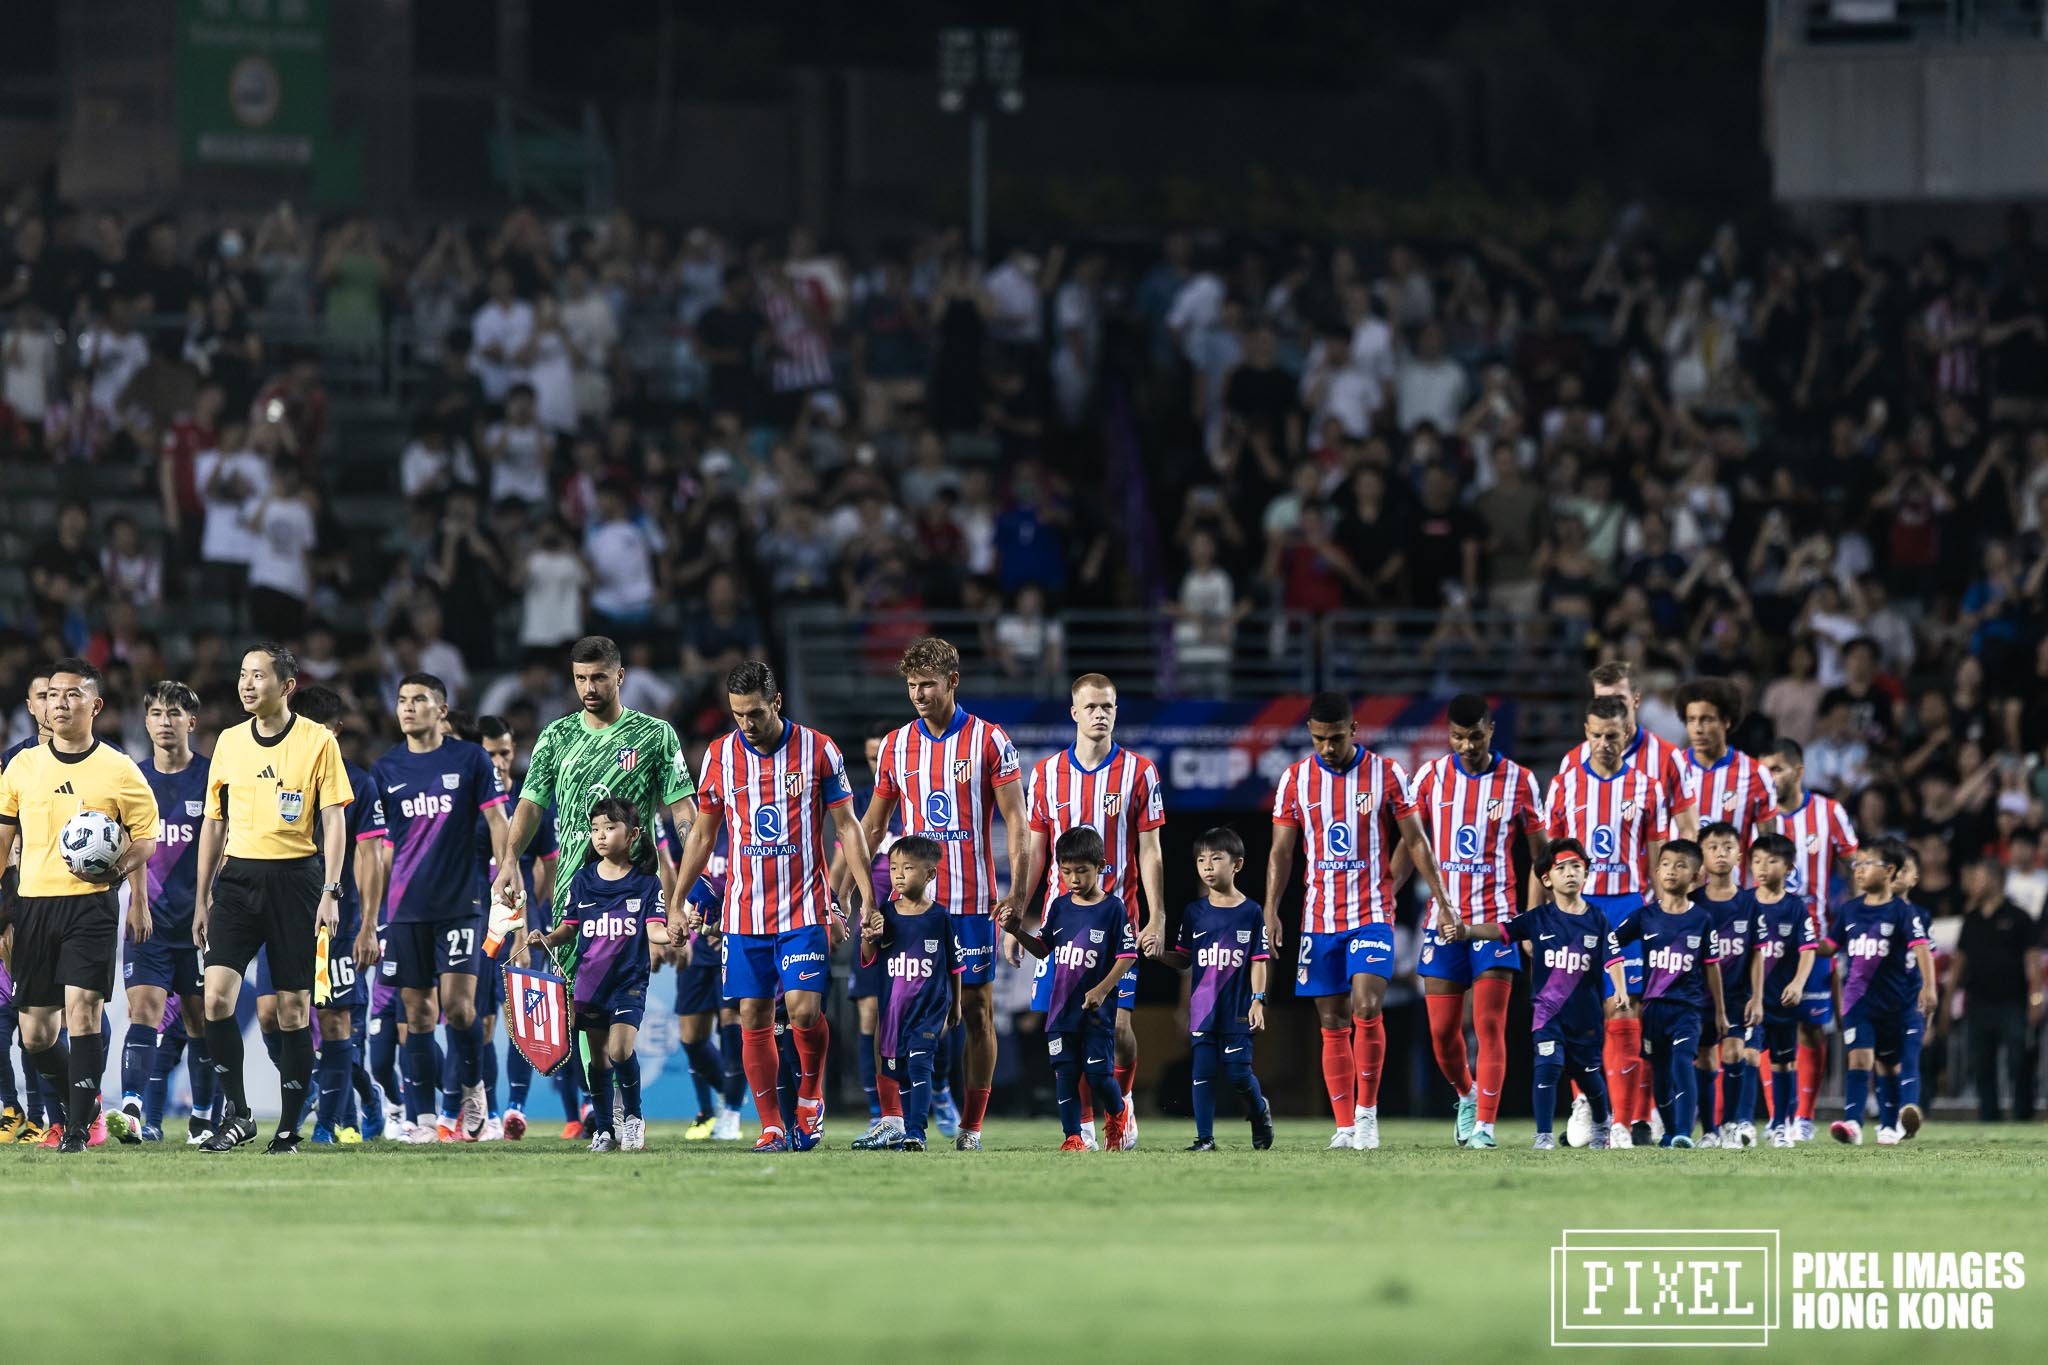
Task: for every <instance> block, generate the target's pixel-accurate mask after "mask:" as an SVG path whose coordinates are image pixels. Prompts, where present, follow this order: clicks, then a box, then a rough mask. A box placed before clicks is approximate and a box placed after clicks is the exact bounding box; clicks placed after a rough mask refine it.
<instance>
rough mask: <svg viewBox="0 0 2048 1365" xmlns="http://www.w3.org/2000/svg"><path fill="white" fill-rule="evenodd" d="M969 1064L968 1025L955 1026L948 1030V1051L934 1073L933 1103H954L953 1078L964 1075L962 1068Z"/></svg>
mask: <svg viewBox="0 0 2048 1365" xmlns="http://www.w3.org/2000/svg"><path fill="white" fill-rule="evenodd" d="M966 1064H967V1025H965V1024H955V1025H953V1027H951V1028H949V1029H947V1030H946V1051H945V1055H944V1056H943V1057H941V1058H940V1059H939V1065H938V1066H937V1067H936V1068H935V1069H934V1070H933V1071H932V1103H933V1104H951V1103H952V1102H953V1078H954V1077H955V1076H958V1075H961V1074H963V1073H962V1071H961V1068H962V1067H964V1066H965V1065H966Z"/></svg>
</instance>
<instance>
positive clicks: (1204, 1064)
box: [1193, 1038, 1216, 1139]
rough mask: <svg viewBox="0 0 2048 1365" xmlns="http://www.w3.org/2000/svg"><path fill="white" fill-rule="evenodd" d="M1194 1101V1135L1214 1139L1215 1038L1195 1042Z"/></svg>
mask: <svg viewBox="0 0 2048 1365" xmlns="http://www.w3.org/2000/svg"><path fill="white" fill-rule="evenodd" d="M1193 1061H1194V1101H1195V1136H1196V1137H1197V1138H1199V1139H1214V1138H1215V1136H1216V1087H1215V1085H1214V1084H1212V1082H1214V1081H1215V1079H1216V1040H1215V1039H1214V1038H1203V1039H1201V1040H1199V1041H1197V1042H1196V1044H1195V1052H1194V1058H1193Z"/></svg>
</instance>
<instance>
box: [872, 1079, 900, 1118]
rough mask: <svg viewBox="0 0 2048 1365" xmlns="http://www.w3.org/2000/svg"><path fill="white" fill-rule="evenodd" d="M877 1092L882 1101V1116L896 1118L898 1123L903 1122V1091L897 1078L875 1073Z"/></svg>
mask: <svg viewBox="0 0 2048 1365" xmlns="http://www.w3.org/2000/svg"><path fill="white" fill-rule="evenodd" d="M875 1093H876V1095H877V1097H878V1098H879V1099H880V1101H881V1105H882V1113H881V1117H882V1118H890V1119H895V1120H896V1121H897V1122H898V1123H901V1122H902V1121H903V1091H902V1089H901V1088H900V1087H898V1086H897V1084H896V1080H895V1078H894V1077H892V1076H884V1075H882V1074H881V1073H880V1072H877V1073H876V1074H875Z"/></svg>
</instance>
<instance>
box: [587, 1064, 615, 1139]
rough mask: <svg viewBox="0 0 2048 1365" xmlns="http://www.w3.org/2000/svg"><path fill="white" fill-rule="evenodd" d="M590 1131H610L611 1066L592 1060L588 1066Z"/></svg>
mask: <svg viewBox="0 0 2048 1365" xmlns="http://www.w3.org/2000/svg"><path fill="white" fill-rule="evenodd" d="M590 1131H591V1132H593V1133H609V1132H611V1131H612V1072H611V1068H610V1067H599V1066H598V1065H597V1064H596V1062H595V1061H594V1060H593V1062H592V1063H591V1066H590Z"/></svg>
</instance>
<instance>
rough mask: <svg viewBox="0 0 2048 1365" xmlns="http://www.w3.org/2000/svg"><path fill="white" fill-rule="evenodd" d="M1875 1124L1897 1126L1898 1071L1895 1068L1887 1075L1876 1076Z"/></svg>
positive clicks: (1887, 1126)
mask: <svg viewBox="0 0 2048 1365" xmlns="http://www.w3.org/2000/svg"><path fill="white" fill-rule="evenodd" d="M1877 1126H1878V1127H1880V1128H1896V1127H1898V1126H1899V1073H1898V1072H1897V1071H1896V1070H1895V1071H1893V1072H1892V1073H1891V1075H1889V1076H1879V1077H1878V1078H1877Z"/></svg>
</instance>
